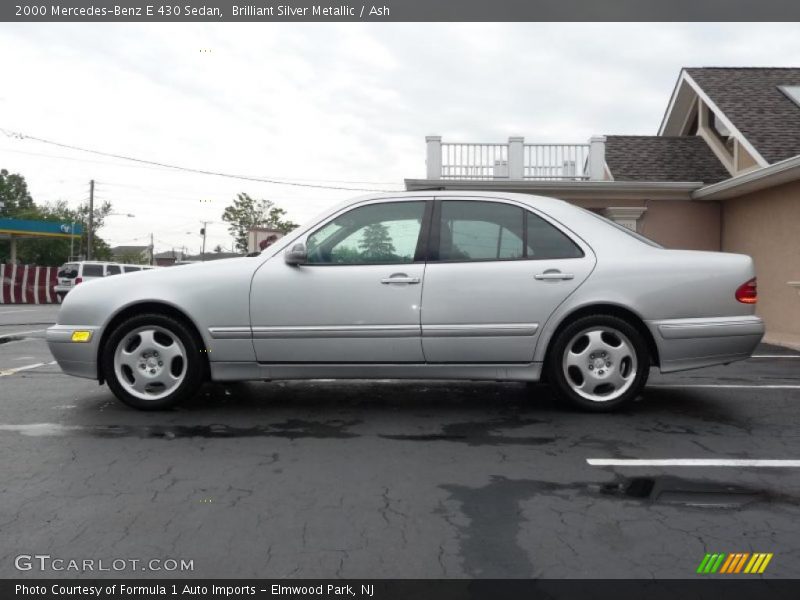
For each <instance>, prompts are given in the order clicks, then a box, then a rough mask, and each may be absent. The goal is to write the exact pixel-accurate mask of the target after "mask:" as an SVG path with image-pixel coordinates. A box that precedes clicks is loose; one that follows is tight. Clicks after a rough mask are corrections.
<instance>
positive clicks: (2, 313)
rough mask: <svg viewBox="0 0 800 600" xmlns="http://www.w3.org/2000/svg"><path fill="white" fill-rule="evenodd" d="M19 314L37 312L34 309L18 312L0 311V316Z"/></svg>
mask: <svg viewBox="0 0 800 600" xmlns="http://www.w3.org/2000/svg"><path fill="white" fill-rule="evenodd" d="M21 312H37V311H36V309H35V308H23V309H20V310H0V315H15V314H17V313H21Z"/></svg>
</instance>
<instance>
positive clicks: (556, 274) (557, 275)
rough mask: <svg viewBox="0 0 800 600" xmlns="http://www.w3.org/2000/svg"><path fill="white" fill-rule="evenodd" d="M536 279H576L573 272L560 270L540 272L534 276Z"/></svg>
mask: <svg viewBox="0 0 800 600" xmlns="http://www.w3.org/2000/svg"><path fill="white" fill-rule="evenodd" d="M533 278H534V279H539V280H545V281H548V280H567V279H575V275H573V274H572V273H562V272H560V271H545V272H544V273H538V274H537V275H534V276H533Z"/></svg>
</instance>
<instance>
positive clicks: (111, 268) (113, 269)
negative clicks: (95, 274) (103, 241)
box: [106, 265, 122, 275]
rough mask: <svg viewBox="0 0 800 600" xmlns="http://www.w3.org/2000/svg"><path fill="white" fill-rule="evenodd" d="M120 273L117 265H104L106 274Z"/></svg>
mask: <svg viewBox="0 0 800 600" xmlns="http://www.w3.org/2000/svg"><path fill="white" fill-rule="evenodd" d="M120 273H122V270H121V269H120V267H119V265H106V275H119V274H120Z"/></svg>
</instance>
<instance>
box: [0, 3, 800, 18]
mask: <svg viewBox="0 0 800 600" xmlns="http://www.w3.org/2000/svg"><path fill="white" fill-rule="evenodd" d="M0 21H18V22H47V21H50V22H54V21H55V22H57V21H87V22H102V21H106V22H109V21H120V22H123V21H125V22H134V21H135V22H156V21H173V22H178V21H195V22H225V21H277V22H304V21H305V22H310V21H317V22H340V21H372V22H398V21H401V22H409V21H415V22H419V21H442V22H447V21H453V22H456V21H464V22H467V21H490V22H512V21H605V22H610V21H717V22H726V21H731V22H732V21H800V2H796V1H795V0H491V1H489V0H378V1H376V2H375V3H371V2H364V0H359V1H356V2H353V1H352V0H350V1H342V2H336V0H332V1H331V2H330V3H324V2H322V3H321V2H319V1H314V0H242V1H240V2H237V1H231V0H191V1H190V2H186V1H179V0H172V1H168V2H157V1H155V0H94V1H93V0H63V1H62V0H46V1H45V0H17V1H16V2H14V1H12V2H2V3H1V4H0Z"/></svg>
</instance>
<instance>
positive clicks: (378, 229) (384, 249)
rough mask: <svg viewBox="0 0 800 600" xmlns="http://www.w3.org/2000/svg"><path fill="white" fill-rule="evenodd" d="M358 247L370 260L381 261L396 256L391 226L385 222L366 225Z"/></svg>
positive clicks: (364, 256) (363, 255)
mask: <svg viewBox="0 0 800 600" xmlns="http://www.w3.org/2000/svg"><path fill="white" fill-rule="evenodd" d="M358 248H359V249H360V250H361V255H362V257H363V258H365V259H366V260H368V261H374V262H380V261H383V260H393V259H394V258H395V249H394V244H393V243H392V236H391V235H389V228H388V227H386V225H384V224H383V223H373V224H372V225H368V226H367V227H365V228H364V234H363V235H362V237H361V241H360V242H359V243H358Z"/></svg>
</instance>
